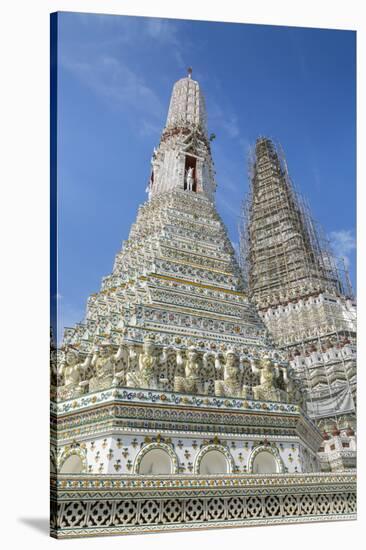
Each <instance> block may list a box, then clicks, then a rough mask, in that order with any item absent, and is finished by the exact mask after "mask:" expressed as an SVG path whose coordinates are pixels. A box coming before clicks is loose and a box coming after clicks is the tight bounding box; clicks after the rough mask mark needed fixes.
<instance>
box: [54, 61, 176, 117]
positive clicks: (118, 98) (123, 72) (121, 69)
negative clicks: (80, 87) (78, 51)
mask: <svg viewBox="0 0 366 550" xmlns="http://www.w3.org/2000/svg"><path fill="white" fill-rule="evenodd" d="M60 61H61V65H62V66H63V67H64V68H65V69H67V70H69V71H71V72H72V73H73V74H74V76H75V77H77V78H79V79H80V80H81V81H82V82H83V83H84V84H85V85H86V86H88V87H89V88H91V89H92V90H93V92H94V93H95V94H97V95H98V96H99V97H101V98H102V99H104V100H107V101H109V102H110V101H111V100H113V104H114V106H115V107H117V108H123V110H124V111H125V110H128V109H131V108H132V109H133V110H134V111H136V112H138V113H140V115H141V114H142V115H144V116H146V115H148V116H150V117H155V118H156V117H158V118H161V116H162V114H163V113H164V111H165V107H164V105H163V104H162V102H161V101H160V98H159V97H158V95H157V94H156V93H155V92H154V90H153V89H152V88H151V87H149V86H148V85H147V83H146V82H145V81H144V79H143V78H142V77H141V76H139V75H138V74H137V73H136V72H134V71H133V70H132V69H131V68H130V67H128V66H127V65H126V64H125V63H123V62H122V61H120V60H118V59H116V58H115V57H112V56H107V55H104V56H99V57H97V58H95V59H94V60H93V62H85V61H84V62H83V61H80V60H77V59H70V58H68V57H62V58H61V60H60Z"/></svg>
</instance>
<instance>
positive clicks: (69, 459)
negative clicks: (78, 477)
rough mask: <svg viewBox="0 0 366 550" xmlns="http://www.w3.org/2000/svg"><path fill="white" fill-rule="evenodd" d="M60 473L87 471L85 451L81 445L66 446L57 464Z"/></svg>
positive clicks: (81, 472)
mask: <svg viewBox="0 0 366 550" xmlns="http://www.w3.org/2000/svg"><path fill="white" fill-rule="evenodd" d="M58 471H59V473H60V474H83V473H86V471H87V460H86V451H85V448H82V447H77V448H75V447H69V448H68V447H66V449H65V451H64V452H63V453H62V455H61V457H60V461H59V464H58Z"/></svg>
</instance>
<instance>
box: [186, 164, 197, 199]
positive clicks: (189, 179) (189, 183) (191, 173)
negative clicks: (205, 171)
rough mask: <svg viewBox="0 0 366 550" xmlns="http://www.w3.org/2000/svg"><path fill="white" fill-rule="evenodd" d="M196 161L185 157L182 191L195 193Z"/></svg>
mask: <svg viewBox="0 0 366 550" xmlns="http://www.w3.org/2000/svg"><path fill="white" fill-rule="evenodd" d="M196 164H197V159H196V158H195V157H190V156H189V155H186V162H185V166H184V189H185V190H187V191H194V192H195V193H196V192H197V175H196Z"/></svg>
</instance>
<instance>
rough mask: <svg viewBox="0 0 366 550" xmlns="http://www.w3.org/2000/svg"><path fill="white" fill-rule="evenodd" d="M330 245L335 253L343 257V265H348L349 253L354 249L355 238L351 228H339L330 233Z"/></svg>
mask: <svg viewBox="0 0 366 550" xmlns="http://www.w3.org/2000/svg"><path fill="white" fill-rule="evenodd" d="M330 239H331V245H332V248H333V250H334V252H335V255H336V256H337V257H339V258H343V260H344V263H345V266H346V267H347V268H348V267H349V266H350V254H351V253H352V252H353V251H354V250H356V238H355V235H354V233H353V231H352V230H351V229H341V230H340V231H332V232H331V233H330Z"/></svg>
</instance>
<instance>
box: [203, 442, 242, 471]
mask: <svg viewBox="0 0 366 550" xmlns="http://www.w3.org/2000/svg"><path fill="white" fill-rule="evenodd" d="M234 466H235V464H234V460H233V457H232V456H231V453H230V451H229V450H228V449H227V448H226V447H224V446H223V445H206V446H205V447H203V448H202V449H201V450H200V452H199V453H198V455H197V457H196V461H195V466H194V472H195V473H196V474H200V475H214V474H229V473H230V472H233V471H234Z"/></svg>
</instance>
